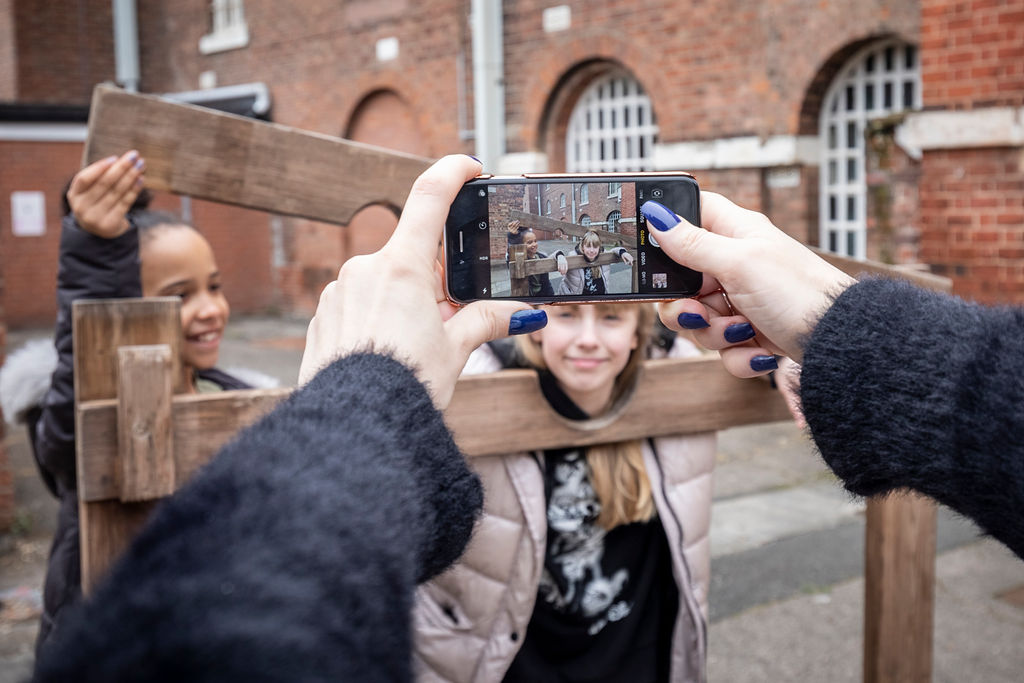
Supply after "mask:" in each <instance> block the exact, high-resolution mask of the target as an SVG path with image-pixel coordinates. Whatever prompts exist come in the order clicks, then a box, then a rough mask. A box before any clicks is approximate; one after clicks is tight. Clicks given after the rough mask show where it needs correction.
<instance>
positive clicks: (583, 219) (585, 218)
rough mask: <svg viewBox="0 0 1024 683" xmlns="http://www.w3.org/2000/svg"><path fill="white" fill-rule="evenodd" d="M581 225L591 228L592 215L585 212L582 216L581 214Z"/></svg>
mask: <svg viewBox="0 0 1024 683" xmlns="http://www.w3.org/2000/svg"><path fill="white" fill-rule="evenodd" d="M580 225H582V226H583V227H584V228H589V227H590V216H588V215H587V214H583V215H582V216H580Z"/></svg>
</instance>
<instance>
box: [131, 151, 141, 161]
mask: <svg viewBox="0 0 1024 683" xmlns="http://www.w3.org/2000/svg"><path fill="white" fill-rule="evenodd" d="M138 158H139V153H138V152H136V151H135V150H134V149H133V150H132V151H131V152H129V153H128V161H135V160H136V159H138Z"/></svg>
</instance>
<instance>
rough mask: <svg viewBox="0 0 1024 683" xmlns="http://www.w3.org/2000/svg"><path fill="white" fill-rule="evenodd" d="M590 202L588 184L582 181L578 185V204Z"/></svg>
mask: <svg viewBox="0 0 1024 683" xmlns="http://www.w3.org/2000/svg"><path fill="white" fill-rule="evenodd" d="M589 203H590V185H589V184H588V183H583V184H582V185H580V204H589Z"/></svg>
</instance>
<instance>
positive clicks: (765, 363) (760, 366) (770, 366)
mask: <svg viewBox="0 0 1024 683" xmlns="http://www.w3.org/2000/svg"><path fill="white" fill-rule="evenodd" d="M750 369H751V370H753V371H754V372H764V371H765V370H778V369H779V361H778V359H777V358H775V356H754V357H753V358H751V359H750Z"/></svg>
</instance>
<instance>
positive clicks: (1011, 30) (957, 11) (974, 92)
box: [921, 0, 1024, 109]
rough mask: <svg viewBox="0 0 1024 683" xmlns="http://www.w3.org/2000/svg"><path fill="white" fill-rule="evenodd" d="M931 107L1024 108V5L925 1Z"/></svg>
mask: <svg viewBox="0 0 1024 683" xmlns="http://www.w3.org/2000/svg"><path fill="white" fill-rule="evenodd" d="M921 17H922V24H921V79H922V83H923V85H924V104H925V108H927V109H934V108H942V109H974V108H976V107H988V106H998V105H1011V106H1017V107H1019V106H1022V105H1024V2H1022V1H1021V0H971V1H969V2H967V1H964V0H921Z"/></svg>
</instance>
